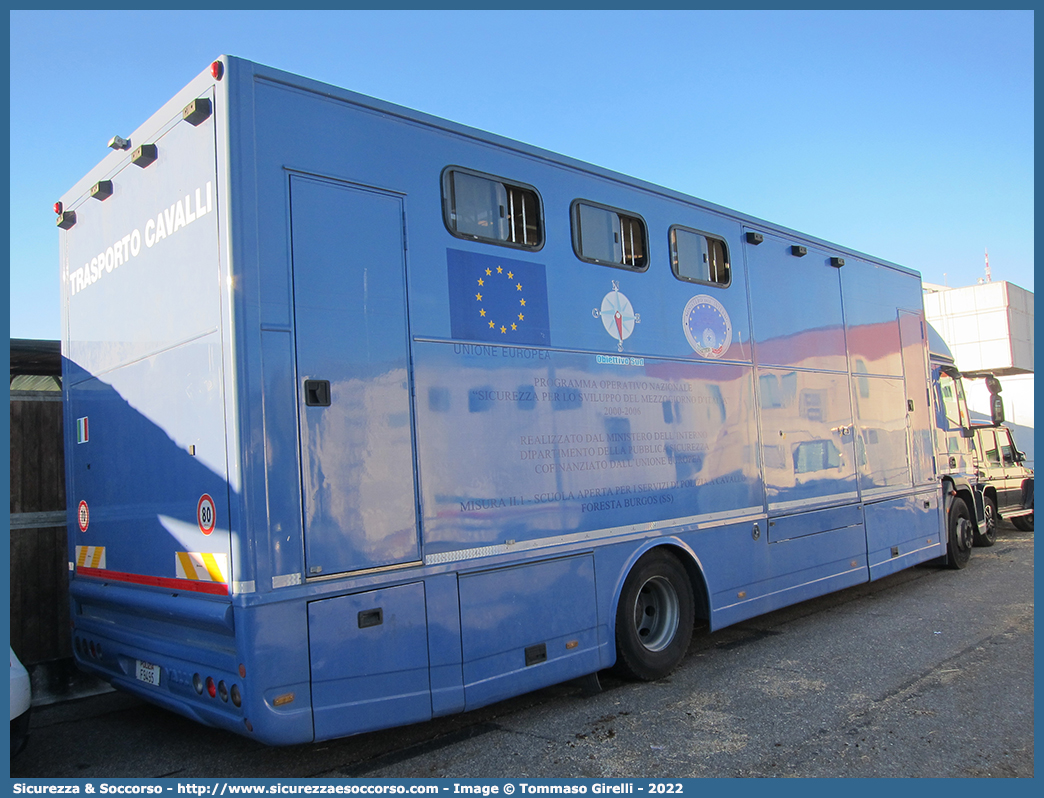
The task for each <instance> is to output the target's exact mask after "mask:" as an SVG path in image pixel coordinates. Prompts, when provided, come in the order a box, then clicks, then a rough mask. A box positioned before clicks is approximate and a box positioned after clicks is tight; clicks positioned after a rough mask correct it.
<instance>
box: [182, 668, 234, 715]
mask: <svg viewBox="0 0 1044 798" xmlns="http://www.w3.org/2000/svg"><path fill="white" fill-rule="evenodd" d="M192 686H193V687H194V688H196V693H197V695H203V693H204V692H205V693H206V694H207V695H208V696H210V697H211V698H220V699H221V700H222V701H223V702H225V703H226V704H227V703H228V701H229V699H230V698H231V699H232V703H233V704H234V705H235V706H237V707H239V706H242V705H243V696H242V694H241V693H240V692H239V685H238V684H233V685H232V687H229V686H228V685H227V684H225V680H224V679H222V680H220V681H218V682H215V681H214V677H213V676H208V677H206V678H205V679H204V678H203V677H202V676H200V675H199V674H198V673H194V674H192Z"/></svg>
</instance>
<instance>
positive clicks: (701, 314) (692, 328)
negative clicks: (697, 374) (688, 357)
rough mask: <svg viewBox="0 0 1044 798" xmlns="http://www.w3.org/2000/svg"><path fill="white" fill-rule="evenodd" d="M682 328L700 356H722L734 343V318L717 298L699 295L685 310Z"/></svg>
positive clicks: (689, 302) (690, 344)
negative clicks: (732, 318) (730, 316)
mask: <svg viewBox="0 0 1044 798" xmlns="http://www.w3.org/2000/svg"><path fill="white" fill-rule="evenodd" d="M682 329H683V330H684V331H685V337H686V339H688V341H689V346H691V347H692V350H693V351H694V352H695V353H696V354H697V355H699V356H700V357H708V358H719V357H721V356H722V355H724V354H725V353H726V352H727V351H728V349H729V346H731V345H732V320H731V319H730V318H729V314H728V311H726V310H725V308H724V307H722V304H721V303H720V302H719V301H718V300H716V299H715V298H714V297H712V296H709V295H707V294H698V295H696V296H694V297H693V298H692V299H690V300H689V301H688V302H687V303H686V305H685V310H684V311H683V312H682Z"/></svg>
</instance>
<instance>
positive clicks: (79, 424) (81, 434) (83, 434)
mask: <svg viewBox="0 0 1044 798" xmlns="http://www.w3.org/2000/svg"><path fill="white" fill-rule="evenodd" d="M76 442H77V443H87V416H84V417H83V418H78V419H76Z"/></svg>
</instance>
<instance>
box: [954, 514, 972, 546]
mask: <svg viewBox="0 0 1044 798" xmlns="http://www.w3.org/2000/svg"><path fill="white" fill-rule="evenodd" d="M974 535H975V527H973V526H972V522H971V521H969V520H968V519H967V518H959V519H957V546H958V547H959V548H961V549H964V550H966V551H971V547H972V541H973V538H974Z"/></svg>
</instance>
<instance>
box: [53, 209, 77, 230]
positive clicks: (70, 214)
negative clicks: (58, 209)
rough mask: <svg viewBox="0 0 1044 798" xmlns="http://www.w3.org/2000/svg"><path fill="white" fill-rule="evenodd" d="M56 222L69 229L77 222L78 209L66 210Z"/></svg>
mask: <svg viewBox="0 0 1044 798" xmlns="http://www.w3.org/2000/svg"><path fill="white" fill-rule="evenodd" d="M55 224H57V225H58V226H59V227H60V228H62V230H68V229H69V228H70V227H72V226H73V225H74V224H76V211H65V212H64V213H62V214H61V215H60V216H59V217H58V221H57V222H56V223H55Z"/></svg>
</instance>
